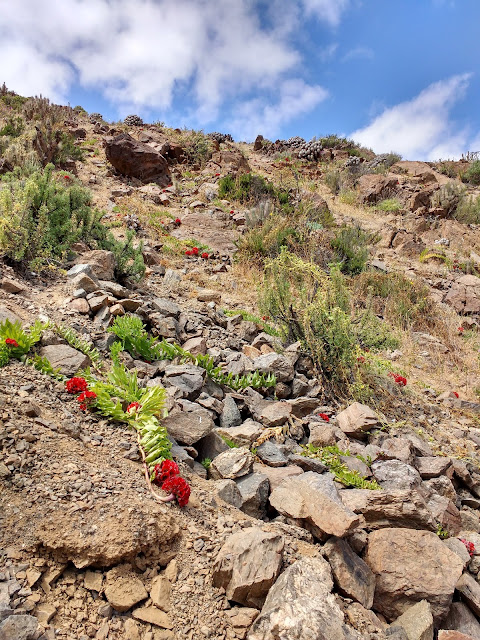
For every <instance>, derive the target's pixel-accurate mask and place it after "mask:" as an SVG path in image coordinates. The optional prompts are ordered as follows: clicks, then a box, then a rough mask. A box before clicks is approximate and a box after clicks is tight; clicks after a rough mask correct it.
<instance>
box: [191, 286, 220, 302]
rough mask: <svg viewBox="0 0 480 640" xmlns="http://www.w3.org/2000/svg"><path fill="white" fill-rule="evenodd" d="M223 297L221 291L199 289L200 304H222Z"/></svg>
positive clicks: (198, 298)
mask: <svg viewBox="0 0 480 640" xmlns="http://www.w3.org/2000/svg"><path fill="white" fill-rule="evenodd" d="M221 299H222V295H221V293H220V292H219V291H212V290H211V289H199V290H198V292H197V300H199V302H216V303H217V304H219V303H220V301H221Z"/></svg>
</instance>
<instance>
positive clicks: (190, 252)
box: [185, 249, 193, 256]
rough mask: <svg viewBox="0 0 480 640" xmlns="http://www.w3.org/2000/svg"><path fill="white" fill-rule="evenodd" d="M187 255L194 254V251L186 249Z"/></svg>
mask: <svg viewBox="0 0 480 640" xmlns="http://www.w3.org/2000/svg"><path fill="white" fill-rule="evenodd" d="M185 255H186V256H192V255H193V251H190V249H187V251H185Z"/></svg>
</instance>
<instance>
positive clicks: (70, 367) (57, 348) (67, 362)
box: [40, 344, 90, 378]
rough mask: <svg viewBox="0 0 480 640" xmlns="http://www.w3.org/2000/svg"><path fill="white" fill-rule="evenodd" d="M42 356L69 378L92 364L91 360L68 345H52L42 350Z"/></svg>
mask: <svg viewBox="0 0 480 640" xmlns="http://www.w3.org/2000/svg"><path fill="white" fill-rule="evenodd" d="M40 355H41V356H42V357H43V358H47V360H48V361H49V362H50V364H51V365H52V367H53V368H54V369H60V373H62V374H63V375H64V376H67V377H68V378H71V377H72V376H74V375H75V374H76V373H77V372H78V371H80V369H85V367H88V366H89V364H90V358H89V357H88V356H86V355H84V354H83V353H81V352H80V351H77V350H76V349H73V348H72V347H70V346H69V345H68V344H52V345H49V346H47V347H42V348H41V349H40Z"/></svg>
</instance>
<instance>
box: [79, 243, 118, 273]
mask: <svg viewBox="0 0 480 640" xmlns="http://www.w3.org/2000/svg"><path fill="white" fill-rule="evenodd" d="M81 261H82V263H86V264H89V265H90V266H91V267H92V270H93V273H94V275H95V276H96V277H97V278H99V279H100V280H113V279H114V271H115V256H114V254H113V253H112V252H111V251H105V250H104V249H96V250H95V251H88V252H87V253H84V254H83V255H82V258H81Z"/></svg>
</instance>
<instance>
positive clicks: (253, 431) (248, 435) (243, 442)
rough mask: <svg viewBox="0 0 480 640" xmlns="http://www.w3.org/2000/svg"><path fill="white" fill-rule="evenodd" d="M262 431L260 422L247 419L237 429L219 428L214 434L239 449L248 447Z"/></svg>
mask: <svg viewBox="0 0 480 640" xmlns="http://www.w3.org/2000/svg"><path fill="white" fill-rule="evenodd" d="M263 429H264V427H263V425H262V424H260V422H256V421H255V420H252V419H251V418H249V419H248V420H245V422H242V424H240V425H238V427H230V428H228V429H225V428H222V427H220V429H215V432H216V433H218V434H219V435H221V436H223V437H224V438H226V439H227V440H231V441H232V442H233V443H235V444H236V445H238V446H240V447H242V446H246V447H249V446H250V445H251V444H252V443H253V442H255V440H256V439H257V438H258V437H259V436H260V435H261V433H262V431H263Z"/></svg>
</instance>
